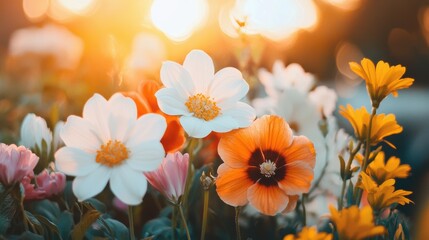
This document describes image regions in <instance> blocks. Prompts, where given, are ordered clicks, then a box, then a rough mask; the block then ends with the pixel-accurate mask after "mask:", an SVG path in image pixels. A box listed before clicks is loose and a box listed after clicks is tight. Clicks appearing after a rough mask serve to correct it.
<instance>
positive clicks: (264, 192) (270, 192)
mask: <svg viewBox="0 0 429 240" xmlns="http://www.w3.org/2000/svg"><path fill="white" fill-rule="evenodd" d="M247 197H248V199H249V202H250V204H252V205H253V206H254V207H255V208H256V209H257V210H258V211H260V212H261V213H263V214H265V215H270V216H274V215H276V214H277V213H279V212H281V211H283V210H284V209H285V208H286V207H287V205H288V203H289V197H288V196H287V195H286V193H285V192H284V191H283V190H281V189H280V188H279V187H278V186H265V185H261V184H258V183H255V184H254V185H253V186H251V187H250V188H249V191H248V192H247Z"/></svg>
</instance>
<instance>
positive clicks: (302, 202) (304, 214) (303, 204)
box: [301, 193, 307, 227]
mask: <svg viewBox="0 0 429 240" xmlns="http://www.w3.org/2000/svg"><path fill="white" fill-rule="evenodd" d="M306 199H307V194H305V193H304V194H302V200H301V204H302V224H303V226H304V227H305V226H307V212H306V210H305V201H306Z"/></svg>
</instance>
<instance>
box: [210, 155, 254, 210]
mask: <svg viewBox="0 0 429 240" xmlns="http://www.w3.org/2000/svg"><path fill="white" fill-rule="evenodd" d="M217 174H218V177H217V178H216V191H217V193H218V195H219V197H220V199H222V201H224V202H225V203H226V204H228V205H230V206H233V207H236V206H244V205H246V204H247V202H248V201H247V189H248V188H249V187H250V186H252V185H253V184H254V183H253V182H252V181H251V180H250V178H249V177H248V175H247V172H246V169H245V168H239V169H235V168H230V167H228V165H226V164H225V163H224V164H221V165H220V166H219V168H218V169H217Z"/></svg>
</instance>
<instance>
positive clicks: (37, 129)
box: [19, 113, 52, 154]
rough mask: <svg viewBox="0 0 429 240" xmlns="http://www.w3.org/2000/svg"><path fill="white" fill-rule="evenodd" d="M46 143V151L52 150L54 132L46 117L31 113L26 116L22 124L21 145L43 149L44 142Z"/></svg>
mask: <svg viewBox="0 0 429 240" xmlns="http://www.w3.org/2000/svg"><path fill="white" fill-rule="evenodd" d="M43 141H45V143H46V145H47V146H46V147H47V149H46V152H47V153H48V154H49V153H50V152H51V143H52V132H51V130H50V129H49V128H48V125H47V124H46V121H45V119H43V118H41V117H39V116H36V115H35V114H34V113H29V114H27V115H26V116H25V118H24V120H23V121H22V124H21V141H20V143H19V144H20V145H24V146H26V147H28V148H31V149H33V150H35V149H36V148H37V149H38V150H39V151H43V150H44V149H42V146H43V145H42V142H43Z"/></svg>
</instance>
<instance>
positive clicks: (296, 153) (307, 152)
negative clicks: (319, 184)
mask: <svg viewBox="0 0 429 240" xmlns="http://www.w3.org/2000/svg"><path fill="white" fill-rule="evenodd" d="M282 155H283V156H284V157H285V158H286V164H289V163H292V162H295V161H300V162H305V163H307V164H308V165H310V166H311V167H313V168H314V165H315V163H316V151H315V150H314V145H313V143H312V142H311V141H310V140H309V139H308V138H307V137H304V136H295V137H294V138H293V142H292V144H291V145H290V146H289V147H288V148H287V149H285V150H284V151H283V153H282Z"/></svg>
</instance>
